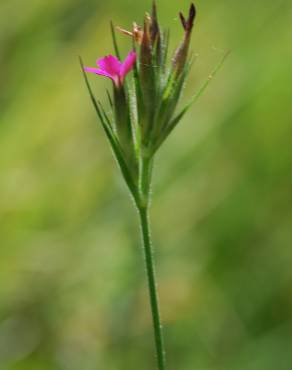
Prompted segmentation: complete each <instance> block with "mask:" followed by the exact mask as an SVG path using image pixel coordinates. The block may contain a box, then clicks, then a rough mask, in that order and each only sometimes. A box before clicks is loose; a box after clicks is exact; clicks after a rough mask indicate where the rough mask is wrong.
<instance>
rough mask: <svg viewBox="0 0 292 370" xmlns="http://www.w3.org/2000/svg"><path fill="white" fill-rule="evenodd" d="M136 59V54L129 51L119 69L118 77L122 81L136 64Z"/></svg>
mask: <svg viewBox="0 0 292 370" xmlns="http://www.w3.org/2000/svg"><path fill="white" fill-rule="evenodd" d="M136 59H137V54H136V53H135V52H134V51H130V53H129V54H128V56H127V57H126V59H125V61H124V62H123V64H122V67H121V71H120V77H121V79H122V80H123V79H124V77H125V76H126V75H127V74H128V73H129V72H130V70H131V69H132V68H133V66H134V64H135V63H136Z"/></svg>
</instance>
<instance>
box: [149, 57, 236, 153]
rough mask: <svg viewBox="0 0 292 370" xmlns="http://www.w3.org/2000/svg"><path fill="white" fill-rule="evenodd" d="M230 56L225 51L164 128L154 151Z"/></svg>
mask: <svg viewBox="0 0 292 370" xmlns="http://www.w3.org/2000/svg"><path fill="white" fill-rule="evenodd" d="M229 54H230V51H227V52H226V53H225V54H224V56H223V57H222V59H221V60H220V62H219V63H218V64H217V66H216V67H215V68H214V70H213V71H212V73H211V74H210V75H209V76H208V78H207V79H206V81H205V82H204V83H203V84H202V86H201V87H200V88H199V90H198V91H197V93H196V94H195V95H193V97H192V98H191V100H190V101H189V102H188V103H187V104H186V105H185V107H184V108H183V109H182V110H181V111H180V112H179V113H178V114H177V116H176V117H175V118H174V119H173V120H172V121H171V122H170V123H169V125H168V126H167V127H166V129H165V132H164V133H163V135H162V137H161V140H160V141H159V142H158V143H157V145H156V148H155V150H157V149H158V148H159V147H160V145H161V144H162V143H163V142H164V140H165V139H166V138H167V137H168V136H169V134H170V133H171V132H172V131H173V129H174V128H175V127H176V125H177V124H178V122H179V121H180V120H181V119H182V118H183V117H184V115H185V114H186V113H187V111H188V110H189V109H190V108H191V106H192V105H193V104H194V103H195V102H196V101H197V100H198V98H199V97H200V96H201V95H202V94H203V92H204V91H205V90H206V88H207V87H208V85H209V83H210V82H211V81H212V79H213V78H214V77H215V75H216V74H217V73H218V71H219V70H220V68H221V67H222V66H223V64H224V62H225V60H226V58H227V57H228V55H229Z"/></svg>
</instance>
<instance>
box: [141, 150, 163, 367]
mask: <svg viewBox="0 0 292 370" xmlns="http://www.w3.org/2000/svg"><path fill="white" fill-rule="evenodd" d="M152 168H153V158H145V157H144V158H143V159H142V162H141V171H140V204H137V206H138V211H139V216H140V222H141V230H142V237H143V247H144V255H145V265H146V273H147V280H148V289H149V298H150V306H151V313H152V321H153V329H154V340H155V347H156V356H157V366H158V370H165V355H164V343H163V335H162V326H161V319H160V313H159V303H158V292H157V284H156V277H155V267H154V260H153V252H152V243H151V235H150V224H149V198H150V185H151V175H152Z"/></svg>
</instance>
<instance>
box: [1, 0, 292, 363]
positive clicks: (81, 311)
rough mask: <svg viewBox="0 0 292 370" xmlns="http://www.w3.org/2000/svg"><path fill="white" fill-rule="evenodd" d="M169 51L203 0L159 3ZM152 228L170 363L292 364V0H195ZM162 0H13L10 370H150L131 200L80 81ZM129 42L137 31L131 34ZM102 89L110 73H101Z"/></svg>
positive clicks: (5, 353) (5, 18)
mask: <svg viewBox="0 0 292 370" xmlns="http://www.w3.org/2000/svg"><path fill="white" fill-rule="evenodd" d="M158 3H159V4H158V5H159V13H160V20H161V23H162V24H163V25H164V26H165V27H169V28H170V29H171V36H172V41H171V44H172V47H175V45H176V44H177V43H178V41H179V39H180V37H181V35H182V29H181V26H180V23H179V20H178V17H177V13H178V11H179V10H184V11H187V9H188V6H189V1H186V0H180V1H173V2H170V1H169V0H159V2H158ZM196 5H197V8H198V18H197V23H196V27H195V32H194V37H193V41H192V49H193V51H194V52H195V53H197V54H198V59H197V62H196V64H195V66H194V68H193V71H192V74H191V77H190V79H189V83H188V85H187V87H186V89H185V93H184V99H185V100H186V99H187V97H189V96H190V95H191V94H192V93H193V92H194V91H196V89H197V88H198V87H199V86H200V83H202V81H204V79H205V78H206V77H207V76H208V74H209V73H210V71H211V70H212V68H213V67H214V66H215V65H216V64H217V63H218V61H219V60H220V58H221V57H222V53H223V50H227V49H231V50H232V53H231V55H230V57H229V58H228V60H227V61H226V63H225V65H224V67H223V69H222V70H221V71H220V73H219V74H218V75H217V76H216V78H215V80H214V81H213V82H212V84H211V85H210V86H209V88H208V90H207V91H206V93H205V94H204V96H203V97H202V98H201V99H200V100H199V101H198V103H197V104H196V106H194V107H193V108H192V110H191V112H190V113H188V115H187V116H186V118H185V119H184V121H183V123H181V124H180V126H179V127H178V128H177V129H176V131H175V132H174V133H173V135H172V136H171V137H170V138H169V140H168V141H167V143H166V144H165V145H164V146H163V148H162V150H161V151H160V153H159V155H158V158H157V161H156V168H155V176H154V184H153V202H152V226H153V238H154V244H155V255H156V262H157V269H158V279H159V290H160V295H161V299H160V300H161V308H162V309H161V310H162V316H163V321H164V332H165V336H166V347H167V359H168V368H167V369H168V370H291V368H292V268H291V266H292V250H291V246H292V172H291V170H292V150H291V145H292V141H291V139H292V87H291V86H292V73H291V70H292V47H291V36H292V27H291V25H292V4H291V0H279V1H276V2H275V1H272V0H266V1H263V0H252V1H251V0H245V1H238V0H225V1H215V0H204V1H203V0H197V2H196ZM149 8H150V1H140V2H134V1H129V0H124V1H122V0H115V1H114V0H107V1H106V2H101V1H98V0H59V1H57V0H50V1H45V0H43V1H41V0H28V1H25V2H21V1H19V0H1V4H0V173H1V178H0V245H1V248H0V369H1V370H3V369H4V370H81V369H82V370H105V369H106V370H138V369H139V370H150V369H151V370H152V369H154V368H155V361H154V356H153V354H154V350H153V338H152V326H151V318H150V315H149V306H148V297H147V287H146V282H145V276H144V266H143V259H142V253H141V247H140V235H139V229H138V223H137V218H136V213H135V209H134V207H133V204H132V202H131V201H130V198H129V196H128V194H127V191H126V188H125V186H124V184H123V181H122V179H121V176H120V175H119V173H118V170H117V166H116V164H115V162H114V160H113V158H112V155H111V152H110V149H109V146H108V143H107V142H106V139H105V136H104V133H103V132H102V129H101V127H100V125H99V123H98V121H97V119H96V116H95V112H94V109H93V107H92V105H91V102H90V100H89V98H88V95H87V91H86V89H85V86H84V81H83V79H82V76H81V73H80V68H79V65H78V59H77V56H78V55H82V56H83V58H84V61H85V64H86V65H89V66H93V65H94V62H95V60H96V59H97V58H98V57H100V56H103V55H105V54H107V53H110V52H112V46H111V38H110V32H109V27H108V23H109V20H110V19H112V20H113V21H114V22H115V24H119V25H121V26H123V27H126V28H128V27H130V24H131V22H132V20H136V21H138V22H141V20H142V18H143V13H144V11H145V10H148V9H149ZM119 41H120V45H121V48H122V50H123V54H124V55H125V54H126V53H127V52H128V50H129V48H130V41H129V40H127V39H126V38H125V37H123V36H119ZM90 79H91V82H92V84H93V86H94V90H95V92H96V95H97V96H98V97H99V98H101V99H105V88H106V87H110V82H109V81H108V80H106V79H103V78H101V77H100V78H98V77H95V76H90Z"/></svg>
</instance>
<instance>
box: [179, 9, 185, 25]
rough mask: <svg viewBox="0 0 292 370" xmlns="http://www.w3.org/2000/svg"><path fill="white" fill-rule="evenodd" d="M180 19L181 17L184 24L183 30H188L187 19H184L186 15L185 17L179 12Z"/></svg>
mask: <svg viewBox="0 0 292 370" xmlns="http://www.w3.org/2000/svg"><path fill="white" fill-rule="evenodd" d="M179 17H180V20H181V23H182V26H183V28H184V29H186V26H187V24H186V19H185V17H184V15H183V13H182V12H179Z"/></svg>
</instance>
